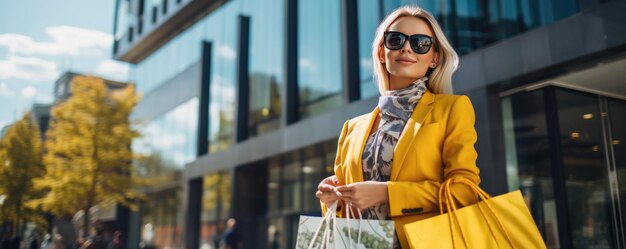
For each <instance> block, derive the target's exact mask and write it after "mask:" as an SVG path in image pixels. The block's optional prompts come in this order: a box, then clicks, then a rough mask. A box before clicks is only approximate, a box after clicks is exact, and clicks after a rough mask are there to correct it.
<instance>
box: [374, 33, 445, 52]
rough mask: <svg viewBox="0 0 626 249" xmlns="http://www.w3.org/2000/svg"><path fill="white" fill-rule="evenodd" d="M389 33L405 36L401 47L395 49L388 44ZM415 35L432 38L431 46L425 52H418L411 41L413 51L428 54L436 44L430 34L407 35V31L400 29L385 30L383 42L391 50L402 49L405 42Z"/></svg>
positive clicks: (416, 35)
mask: <svg viewBox="0 0 626 249" xmlns="http://www.w3.org/2000/svg"><path fill="white" fill-rule="evenodd" d="M389 34H399V35H402V36H404V42H403V43H402V45H401V46H400V47H399V48H397V49H393V48H390V47H389V46H388V45H387V35H389ZM414 37H420V38H423V37H425V38H428V40H430V46H428V49H426V51H425V52H423V53H420V52H418V51H417V49H415V47H413V44H411V43H410V42H409V45H410V47H411V50H413V52H415V53H416V54H427V53H428V51H430V48H432V47H433V46H434V45H435V44H434V42H433V38H432V37H430V36H428V35H424V34H415V35H407V34H405V33H402V32H398V31H385V33H384V36H383V44H385V47H386V48H388V49H389V50H400V49H402V47H404V44H405V43H406V41H410V40H411V39H412V38H414Z"/></svg>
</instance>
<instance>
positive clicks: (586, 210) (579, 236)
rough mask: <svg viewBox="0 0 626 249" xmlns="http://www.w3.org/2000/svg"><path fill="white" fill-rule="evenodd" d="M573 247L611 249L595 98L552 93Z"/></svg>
mask: <svg viewBox="0 0 626 249" xmlns="http://www.w3.org/2000/svg"><path fill="white" fill-rule="evenodd" d="M556 98H557V105H558V115H559V126H560V127H559V129H560V133H561V135H560V137H561V153H562V155H563V159H562V160H563V168H564V173H565V177H566V179H565V185H566V191H567V201H568V208H569V212H568V213H569V223H570V229H571V231H570V232H571V237H572V246H573V248H614V242H613V239H614V238H613V234H614V229H613V225H612V222H611V220H613V219H614V217H613V215H612V214H613V211H612V206H611V194H610V193H611V192H610V185H609V179H608V168H607V163H606V161H605V157H604V153H605V149H606V148H605V146H604V142H603V134H602V122H601V120H600V119H601V115H600V106H599V101H598V97H597V96H594V95H590V94H584V93H578V92H573V91H569V90H557V91H556Z"/></svg>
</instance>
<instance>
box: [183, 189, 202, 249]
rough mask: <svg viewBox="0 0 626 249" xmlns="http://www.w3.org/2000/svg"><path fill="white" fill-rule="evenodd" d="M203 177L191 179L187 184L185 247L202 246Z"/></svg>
mask: <svg viewBox="0 0 626 249" xmlns="http://www.w3.org/2000/svg"><path fill="white" fill-rule="evenodd" d="M202 181H203V178H202V177H200V178H196V179H193V180H190V181H189V183H188V186H187V188H186V189H187V193H186V196H187V201H186V204H187V206H186V208H185V209H186V212H185V233H184V234H185V235H184V236H185V248H200V217H202V216H201V215H202V214H201V211H202V184H203V182H202Z"/></svg>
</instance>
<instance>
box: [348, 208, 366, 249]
mask: <svg viewBox="0 0 626 249" xmlns="http://www.w3.org/2000/svg"><path fill="white" fill-rule="evenodd" d="M346 206H347V209H346V210H347V211H346V218H347V219H348V241H349V242H348V243H349V245H350V248H352V233H351V232H350V215H352V216H353V217H354V218H356V215H354V210H352V205H351V204H350V203H348V204H347V205H346ZM356 211H357V213H359V232H358V234H357V240H356V244H357V247H358V245H359V244H361V221H363V216H362V215H361V209H360V208H356Z"/></svg>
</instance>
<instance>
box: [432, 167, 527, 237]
mask: <svg viewBox="0 0 626 249" xmlns="http://www.w3.org/2000/svg"><path fill="white" fill-rule="evenodd" d="M453 181H454V182H453ZM451 183H462V184H464V185H467V186H468V187H470V188H471V189H472V190H473V191H474V193H475V194H477V195H478V196H480V198H481V199H482V200H489V199H491V198H492V197H491V196H490V195H489V194H487V193H486V192H485V191H484V190H482V189H481V188H480V187H479V186H477V185H476V184H475V183H474V182H472V181H470V180H468V179H464V178H460V179H448V180H446V181H445V182H444V183H443V185H442V186H441V188H440V189H439V207H440V209H439V210H440V213H442V214H443V200H444V199H445V200H446V206H447V208H448V214H449V216H448V220H449V223H450V233H451V235H452V245H453V247H454V248H456V242H455V240H454V226H453V224H452V223H453V219H454V220H455V221H456V223H457V224H458V227H459V230H460V232H461V237H462V239H463V243H465V247H468V246H469V243H467V238H466V236H465V233H464V232H463V229H462V227H461V223H460V220H459V218H458V216H457V214H456V210H457V208H456V204H455V203H454V198H453V197H454V196H453V194H452V192H451V191H450V184H451ZM442 195H445V197H444V198H442ZM484 204H485V205H486V206H487V209H488V210H489V212H490V213H491V214H492V215H493V217H494V218H495V219H496V221H497V223H498V226H499V228H500V230H501V231H502V232H503V233H504V235H505V237H506V239H507V242H508V244H509V245H510V246H511V247H512V248H515V245H513V242H512V240H511V237H510V236H509V233H508V232H507V230H506V229H505V228H504V225H503V224H502V221H500V218H498V215H497V214H496V212H495V211H494V209H493V207H492V206H491V204H489V202H484ZM477 205H478V208H479V210H480V212H481V214H482V215H483V217H484V218H485V221H487V225H488V227H489V231H490V233H491V235H492V236H493V237H494V238H495V232H494V230H493V228H492V226H493V225H492V224H491V223H490V222H489V219H487V215H486V213H485V210H484V209H483V207H482V206H483V205H481V203H477ZM496 243H498V242H497V240H496ZM498 247H500V245H499V244H498Z"/></svg>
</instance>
